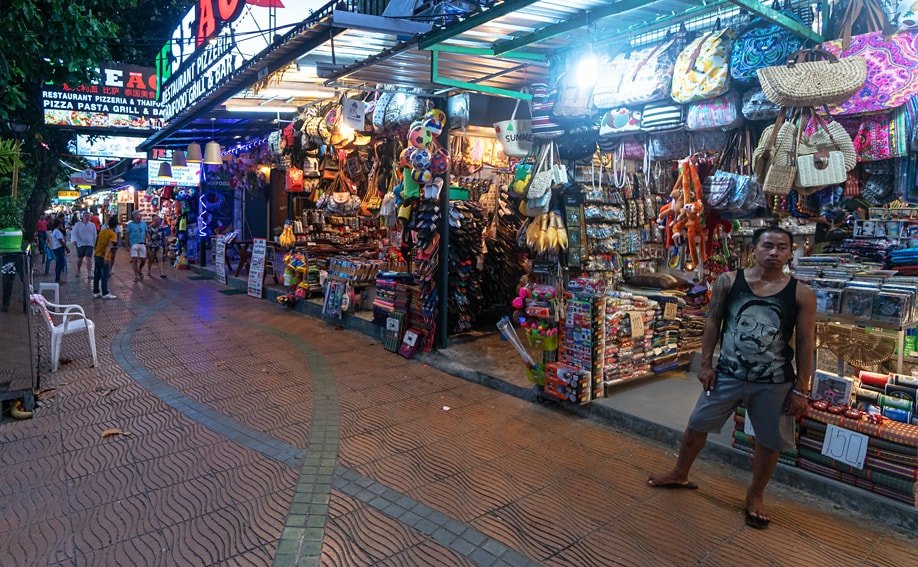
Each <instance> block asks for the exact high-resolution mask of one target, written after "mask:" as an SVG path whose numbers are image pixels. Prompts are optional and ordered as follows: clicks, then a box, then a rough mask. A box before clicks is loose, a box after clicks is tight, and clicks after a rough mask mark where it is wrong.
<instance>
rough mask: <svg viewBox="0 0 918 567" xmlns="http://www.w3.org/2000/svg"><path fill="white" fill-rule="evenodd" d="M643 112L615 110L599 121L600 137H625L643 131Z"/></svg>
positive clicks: (626, 109) (625, 109)
mask: <svg viewBox="0 0 918 567" xmlns="http://www.w3.org/2000/svg"><path fill="white" fill-rule="evenodd" d="M641 115H642V113H641V111H640V110H631V109H629V108H625V107H621V108H613V109H612V110H610V111H608V112H606V113H605V114H603V115H602V119H601V120H600V121H599V135H600V136H625V135H627V134H630V133H633V132H639V131H640V130H641Z"/></svg>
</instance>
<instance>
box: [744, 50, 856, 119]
mask: <svg viewBox="0 0 918 567" xmlns="http://www.w3.org/2000/svg"><path fill="white" fill-rule="evenodd" d="M757 74H758V76H759V82H760V83H762V91H763V92H764V93H765V96H766V97H767V98H768V100H770V101H771V102H773V103H775V104H779V105H781V106H792V107H811V106H822V105H824V104H837V103H840V102H843V101H845V100H848V99H849V98H850V97H851V96H852V95H853V94H855V93H857V92H858V91H860V90H861V88H862V87H863V86H864V82H865V81H866V80H867V61H866V60H865V59H864V58H863V57H845V58H844V59H839V58H837V57H835V56H834V55H832V54H831V53H829V52H828V51H825V50H823V49H819V48H814V49H801V50H800V51H798V52H797V53H795V54H794V55H793V56H792V57H791V58H790V59H788V60H787V64H785V65H777V66H774V67H765V68H762V69H759V70H758V71H757Z"/></svg>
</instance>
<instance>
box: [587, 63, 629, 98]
mask: <svg viewBox="0 0 918 567" xmlns="http://www.w3.org/2000/svg"><path fill="white" fill-rule="evenodd" d="M631 65H632V63H631V60H630V59H629V57H628V55H626V54H624V53H619V54H618V55H616V56H615V57H611V58H610V57H601V58H600V59H599V75H598V76H597V77H596V84H595V85H593V106H594V107H596V108H598V109H600V110H605V109H607V108H614V107H616V106H621V105H620V104H618V102H619V98H618V93H619V91H620V89H619V87H620V85H621V82H622V77H623V76H624V75H625V73H627V72H628V69H629V68H630V67H631Z"/></svg>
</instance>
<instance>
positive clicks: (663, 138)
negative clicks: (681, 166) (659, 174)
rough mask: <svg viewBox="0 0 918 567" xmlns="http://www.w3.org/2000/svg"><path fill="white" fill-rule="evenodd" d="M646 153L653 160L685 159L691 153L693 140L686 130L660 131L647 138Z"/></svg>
mask: <svg viewBox="0 0 918 567" xmlns="http://www.w3.org/2000/svg"><path fill="white" fill-rule="evenodd" d="M644 151H645V153H646V155H647V157H648V159H650V160H651V161H661V160H676V159H684V158H685V157H686V156H688V155H689V154H691V140H690V139H689V133H688V132H685V131H681V130H680V131H674V132H660V133H658V134H653V135H651V136H648V138H647V147H646V148H645V150H644Z"/></svg>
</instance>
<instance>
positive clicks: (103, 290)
mask: <svg viewBox="0 0 918 567" xmlns="http://www.w3.org/2000/svg"><path fill="white" fill-rule="evenodd" d="M117 224H118V217H115V216H113V217H111V218H110V219H108V224H107V225H106V226H105V227H104V228H103V229H102V231H101V232H100V233H99V238H97V239H96V247H95V250H94V252H95V254H93V261H94V269H93V276H92V296H93V297H95V298H100V297H101V298H103V299H117V298H118V296H117V295H114V294H112V293H111V292H109V291H108V278H109V276H110V275H111V262H112V255H113V251H114V249H115V247H116V246H117V245H118V236H117V235H116V234H115V230H114V227H115V226H116V225H117Z"/></svg>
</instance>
